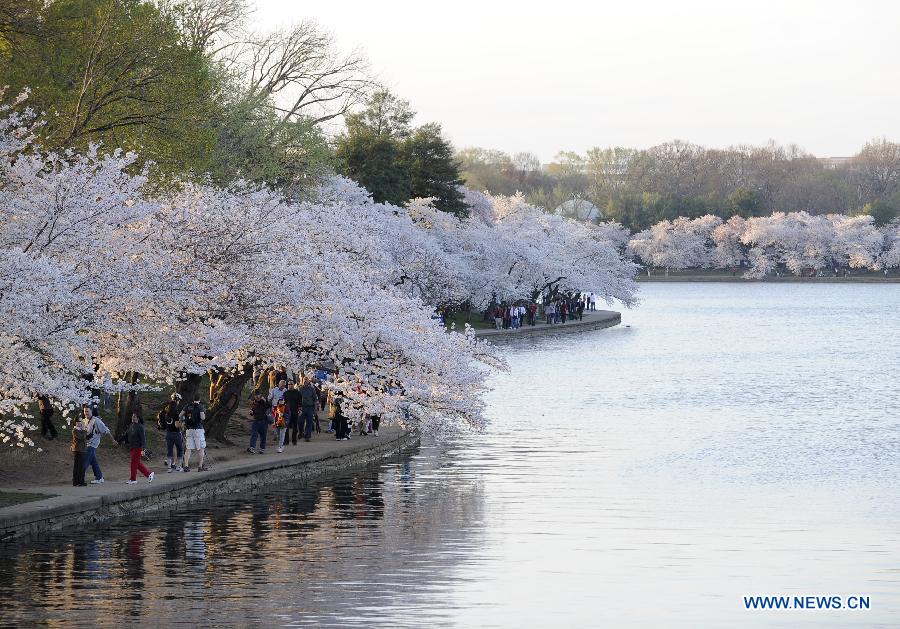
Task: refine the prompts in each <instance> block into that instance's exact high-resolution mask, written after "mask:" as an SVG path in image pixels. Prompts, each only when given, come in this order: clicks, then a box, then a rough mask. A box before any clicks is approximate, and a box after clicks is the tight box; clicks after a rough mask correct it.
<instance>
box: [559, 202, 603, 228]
mask: <svg viewBox="0 0 900 629" xmlns="http://www.w3.org/2000/svg"><path fill="white" fill-rule="evenodd" d="M553 213H554V214H557V215H559V216H564V217H566V218H572V219H575V220H576V221H586V222H596V221H599V220H600V219H602V218H603V212H601V211H600V208H598V207H597V206H596V205H594V204H593V203H591V202H590V201H588V200H587V199H579V198H578V197H575V198H574V199H569V200H568V201H566V202H565V203H561V204H560V205H559V206H557V208H556V209H555V210H553Z"/></svg>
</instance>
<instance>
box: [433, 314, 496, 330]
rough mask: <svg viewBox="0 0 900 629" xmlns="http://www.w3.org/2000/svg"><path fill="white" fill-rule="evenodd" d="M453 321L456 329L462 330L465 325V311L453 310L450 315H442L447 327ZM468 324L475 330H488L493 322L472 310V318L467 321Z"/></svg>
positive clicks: (448, 327) (492, 325)
mask: <svg viewBox="0 0 900 629" xmlns="http://www.w3.org/2000/svg"><path fill="white" fill-rule="evenodd" d="M453 323H455V324H456V329H457V330H460V331H462V330H464V329H465V327H466V313H464V312H454V313H453V314H452V315H450V316H445V317H444V324H445V325H446V326H447V329H448V330H449V329H450V325H451V324H453ZM469 325H471V326H472V327H473V328H475V329H476V330H488V329H491V328H493V327H494V322H493V321H491V322H490V323H488V322H487V321H485V320H484V315H483V314H482V313H480V312H473V313H472V318H471V320H470V321H469Z"/></svg>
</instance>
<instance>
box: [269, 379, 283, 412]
mask: <svg viewBox="0 0 900 629" xmlns="http://www.w3.org/2000/svg"><path fill="white" fill-rule="evenodd" d="M285 391H287V381H286V380H279V381H278V386H277V387H275V388H274V389H272V390H271V391H269V405H270V406H271V407H272V409H273V410H274V408H275V406H276V405H277V404H278V401H279V400H280V399H281V398H283V397H284V393H285Z"/></svg>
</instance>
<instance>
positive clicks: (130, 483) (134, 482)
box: [125, 480, 137, 485]
mask: <svg viewBox="0 0 900 629" xmlns="http://www.w3.org/2000/svg"><path fill="white" fill-rule="evenodd" d="M125 484H126V485H137V481H136V480H127V481H125Z"/></svg>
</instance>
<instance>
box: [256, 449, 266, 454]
mask: <svg viewBox="0 0 900 629" xmlns="http://www.w3.org/2000/svg"><path fill="white" fill-rule="evenodd" d="M256 453H257V454H265V453H266V449H265V448H260V449H259V450H257V451H256Z"/></svg>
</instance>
